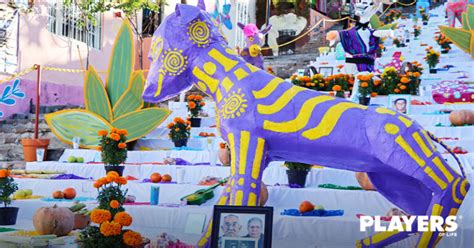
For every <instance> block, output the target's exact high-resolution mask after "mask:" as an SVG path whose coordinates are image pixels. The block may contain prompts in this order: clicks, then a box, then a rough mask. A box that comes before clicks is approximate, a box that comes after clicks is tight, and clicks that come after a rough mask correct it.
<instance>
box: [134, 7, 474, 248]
mask: <svg viewBox="0 0 474 248" xmlns="http://www.w3.org/2000/svg"><path fill="white" fill-rule="evenodd" d="M202 8H203V4H202V3H201V5H200V7H194V6H189V5H182V4H178V5H177V6H176V11H175V13H173V14H171V15H169V16H168V17H167V18H166V19H165V20H164V21H163V23H162V24H161V25H160V26H159V28H158V29H157V30H156V31H155V34H154V37H153V42H152V47H151V52H150V59H151V60H152V64H151V68H150V71H149V74H148V78H147V83H146V88H145V91H144V93H143V98H144V99H145V101H147V102H161V101H164V100H166V99H169V98H171V97H173V96H176V95H178V94H179V93H180V92H183V91H185V90H187V89H189V88H190V87H192V86H193V85H195V86H197V87H198V88H199V89H201V90H202V91H203V92H205V93H206V94H207V95H209V96H211V97H212V98H213V99H214V101H215V102H216V104H217V110H218V113H217V115H216V116H217V117H216V118H217V120H216V123H217V128H218V130H219V131H220V133H221V135H222V137H223V138H224V139H225V140H226V141H227V142H228V143H229V144H230V147H231V155H232V161H231V178H230V180H229V183H228V185H227V186H226V188H225V189H224V191H223V195H222V196H221V197H220V198H219V200H218V203H217V204H219V205H245V206H256V205H257V203H258V202H259V198H260V185H261V179H262V172H263V170H264V169H265V168H266V167H267V165H268V164H269V163H270V162H271V161H294V162H302V163H307V164H317V165H322V166H326V167H330V168H337V169H344V170H351V171H359V172H367V174H368V176H369V178H370V181H371V182H372V183H373V185H374V187H375V188H376V189H377V191H378V192H379V193H380V194H382V195H383V196H384V197H386V198H387V199H388V200H389V201H391V202H392V203H394V204H395V205H396V206H398V207H399V208H401V209H402V210H403V211H405V212H406V213H408V214H410V215H430V216H431V215H439V216H442V217H443V218H446V217H447V216H449V215H456V213H457V210H458V209H459V207H460V206H461V204H462V202H463V199H464V197H465V196H466V194H467V192H468V191H469V188H470V185H469V183H468V181H467V179H466V176H465V173H464V170H463V169H462V167H460V168H461V173H458V172H457V171H456V170H454V169H452V168H451V167H450V166H449V165H448V164H447V163H446V161H445V160H444V159H443V157H442V155H441V154H440V153H439V152H438V151H437V149H436V147H435V145H434V144H433V142H432V141H433V140H436V139H435V138H434V136H432V135H431V134H430V133H428V132H427V131H425V130H424V129H423V128H422V127H421V126H420V125H419V124H418V123H417V122H415V121H413V120H412V119H410V118H409V117H408V116H406V115H403V114H401V113H398V112H395V111H392V110H389V109H386V108H382V107H367V106H362V105H359V104H355V103H352V102H349V101H346V100H344V99H341V98H335V97H331V96H329V95H326V94H323V93H319V92H317V91H313V90H309V89H305V88H302V87H298V86H295V85H293V84H292V83H290V82H287V81H285V80H283V79H280V78H278V77H275V76H273V75H271V74H268V73H266V72H265V71H264V70H260V69H259V68H257V67H255V66H253V65H251V64H249V63H246V62H245V61H243V60H242V59H241V58H240V57H239V56H238V55H237V54H236V53H235V51H234V50H233V49H231V48H230V47H228V45H227V43H226V42H225V39H224V38H223V36H222V35H221V33H220V32H219V28H218V27H217V26H216V25H215V24H214V22H213V21H212V19H211V18H210V16H209V15H208V14H207V13H206V12H205V11H204V10H202ZM211 230H212V227H211V223H210V224H209V225H208V228H207V231H206V233H205V234H204V236H203V238H202V239H201V241H200V242H199V246H201V247H204V246H208V245H209V241H211V242H217V241H216V240H213V239H212V238H211ZM416 232H418V231H417V222H416V221H415V223H413V229H412V231H411V232H396V231H395V232H385V233H377V234H375V235H373V236H371V237H367V238H365V239H363V240H359V241H357V242H356V244H357V246H358V247H382V246H387V245H389V244H391V243H394V242H397V241H399V240H401V239H404V238H406V237H408V236H409V235H410V234H411V233H416ZM438 234H439V232H438V231H435V232H420V233H419V240H418V246H419V247H433V246H434V245H435V244H436V243H437V242H438V241H439V238H440V236H439V235H438ZM213 235H217V234H213ZM213 237H214V236H213ZM264 246H265V247H269V245H268V244H264Z"/></svg>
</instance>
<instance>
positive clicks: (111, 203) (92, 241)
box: [79, 171, 147, 248]
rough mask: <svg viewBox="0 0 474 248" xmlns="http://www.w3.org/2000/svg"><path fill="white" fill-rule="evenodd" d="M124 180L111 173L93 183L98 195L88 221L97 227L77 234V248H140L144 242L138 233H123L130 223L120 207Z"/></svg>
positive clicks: (122, 200)
mask: <svg viewBox="0 0 474 248" xmlns="http://www.w3.org/2000/svg"><path fill="white" fill-rule="evenodd" d="M126 184H127V179H126V178H124V177H121V176H119V174H118V173H117V172H114V171H111V172H109V173H107V176H105V177H103V178H100V179H98V180H97V181H96V182H95V183H94V187H95V188H97V190H98V192H99V194H98V196H97V201H98V202H99V206H98V207H97V208H96V209H94V210H92V212H91V214H90V217H91V221H92V222H93V223H95V224H97V225H98V226H95V225H94V226H88V227H86V228H85V229H84V230H82V231H81V233H80V234H79V243H80V245H81V247H96V248H108V247H144V245H146V243H147V241H146V240H145V239H144V238H143V237H142V236H141V235H140V233H137V232H134V231H132V230H127V229H124V228H125V227H127V226H130V225H131V224H132V222H133V219H132V217H131V216H130V215H129V214H128V213H126V212H125V209H124V208H123V203H124V202H125V196H126V194H127V190H124V189H123V185H126Z"/></svg>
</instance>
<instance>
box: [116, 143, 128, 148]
mask: <svg viewBox="0 0 474 248" xmlns="http://www.w3.org/2000/svg"><path fill="white" fill-rule="evenodd" d="M117 146H118V148H120V149H124V148H125V147H127V144H125V143H119V144H118V145H117Z"/></svg>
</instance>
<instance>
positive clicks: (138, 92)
mask: <svg viewBox="0 0 474 248" xmlns="http://www.w3.org/2000/svg"><path fill="white" fill-rule="evenodd" d="M144 84H145V77H144V76H143V72H142V71H138V72H135V73H133V76H132V80H131V83H130V85H129V87H128V89H127V90H126V91H125V93H124V94H123V95H122V97H120V99H119V100H118V102H117V104H115V106H114V111H113V112H114V119H117V118H119V117H120V116H122V115H124V114H128V113H130V112H132V111H135V110H138V109H141V108H142V107H143V99H142V93H143V87H144Z"/></svg>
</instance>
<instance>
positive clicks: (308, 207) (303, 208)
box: [300, 201, 314, 213]
mask: <svg viewBox="0 0 474 248" xmlns="http://www.w3.org/2000/svg"><path fill="white" fill-rule="evenodd" d="M313 210H314V205H313V204H312V203H311V202H309V201H304V202H302V203H301V204H300V212H301V213H306V212H311V211H313Z"/></svg>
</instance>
